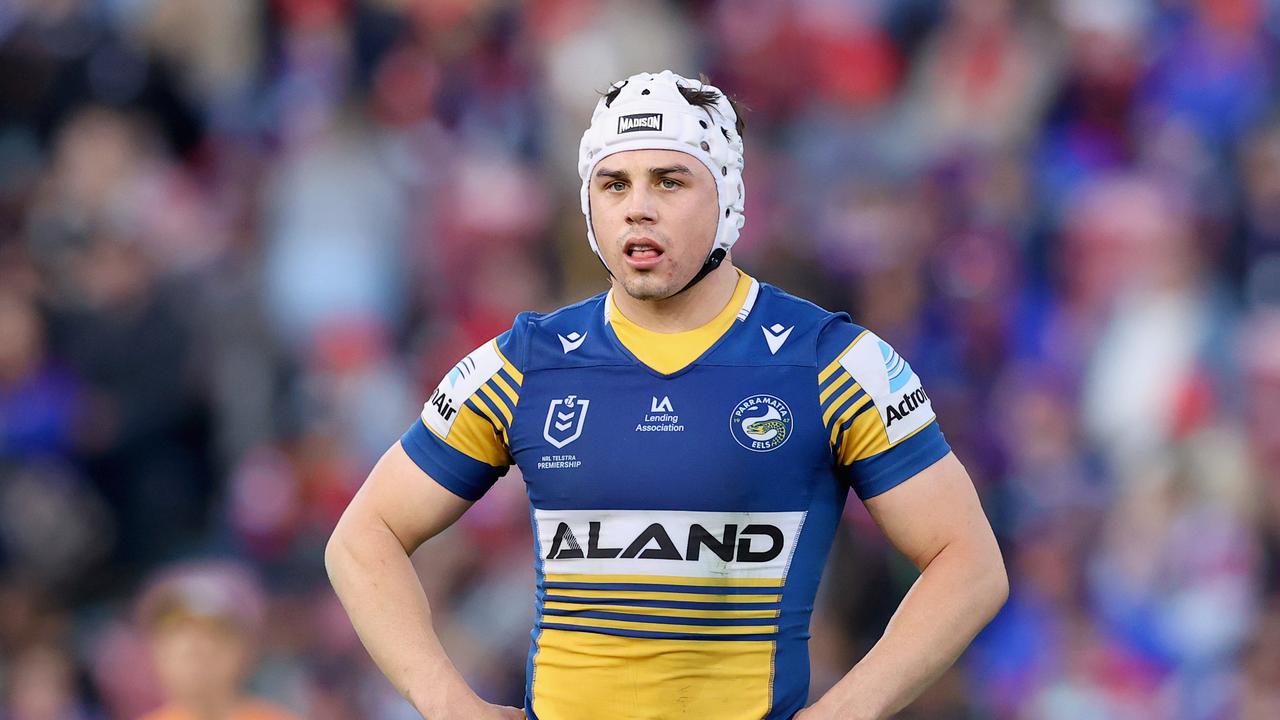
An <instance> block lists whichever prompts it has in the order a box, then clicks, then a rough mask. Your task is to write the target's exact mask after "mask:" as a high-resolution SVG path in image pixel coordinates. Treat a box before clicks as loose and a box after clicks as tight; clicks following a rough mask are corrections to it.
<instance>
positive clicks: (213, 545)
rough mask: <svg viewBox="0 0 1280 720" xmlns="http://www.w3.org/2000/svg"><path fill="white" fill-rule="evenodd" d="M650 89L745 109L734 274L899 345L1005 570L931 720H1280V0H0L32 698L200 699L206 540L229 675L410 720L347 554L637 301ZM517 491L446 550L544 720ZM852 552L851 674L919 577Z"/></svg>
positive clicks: (447, 632)
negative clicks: (596, 171)
mask: <svg viewBox="0 0 1280 720" xmlns="http://www.w3.org/2000/svg"><path fill="white" fill-rule="evenodd" d="M661 68H671V69H673V70H675V71H677V72H680V73H682V74H685V75H690V76H696V75H697V74H698V72H705V73H706V74H707V75H708V76H710V78H711V79H712V80H713V82H715V83H716V84H717V85H719V86H720V87H722V88H725V89H727V90H729V91H730V92H731V93H732V94H734V95H735V96H736V97H737V98H738V99H739V102H740V103H741V104H742V105H744V106H745V107H746V108H747V110H746V112H745V117H746V121H747V130H746V134H745V138H746V147H747V160H746V186H747V188H748V198H747V204H746V208H747V210H746V215H747V218H748V221H747V224H746V227H745V228H744V231H743V237H742V240H741V241H740V242H739V244H738V245H737V247H736V248H735V251H734V253H735V262H736V263H737V264H738V265H740V266H741V267H743V268H745V269H746V270H747V271H748V272H749V273H751V274H753V275H755V276H756V277H758V278H760V279H762V280H764V281H767V282H771V283H774V284H776V285H779V286H781V287H782V288H784V289H787V290H791V291H793V292H797V293H798V294H801V295H804V296H806V297H809V298H811V299H813V300H815V301H816V302H819V303H820V304H822V305H824V306H825V307H827V308H830V309H843V310H847V311H849V312H850V313H851V314H852V316H853V317H854V319H855V321H856V322H858V323H860V324H862V325H865V326H867V327H870V328H872V329H874V330H875V331H876V332H877V333H878V334H880V335H881V336H883V337H885V338H886V339H887V340H889V341H890V342H891V343H893V344H894V345H895V346H896V347H897V348H898V349H899V350H900V351H901V352H902V354H903V355H904V356H906V357H907V358H909V359H910V361H911V363H912V365H913V367H914V368H915V369H916V370H917V371H918V372H919V373H920V375H921V376H922V377H923V378H924V381H925V383H926V385H927V386H928V387H929V388H930V394H931V396H932V397H933V400H934V405H935V407H936V408H937V410H938V413H939V417H940V420H941V424H942V428H943V430H944V432H945V433H946V435H947V438H948V440H949V441H950V442H951V444H952V446H953V447H954V449H955V451H956V453H957V454H958V455H959V457H960V458H961V459H962V461H963V462H964V463H965V464H966V466H967V467H968V469H969V471H970V473H971V474H972V476H973V477H974V479H975V482H976V483H977V484H978V486H979V491H980V493H981V495H982V498H983V501H984V504H985V506H986V508H987V511H988V513H989V515H990V517H991V519H992V522H993V525H994V527H995V529H996V532H997V534H998V536H999V538H1000V540H1001V543H1002V547H1003V548H1004V551H1005V555H1006V559H1007V562H1008V564H1009V568H1010V577H1011V581H1012V588H1013V590H1012V596H1011V598H1010V601H1009V603H1008V605H1007V606H1006V607H1005V609H1004V610H1003V611H1002V612H1001V614H1000V615H999V617H998V618H997V619H996V620H995V621H994V622H993V623H992V625H991V626H990V627H989V628H988V629H987V630H986V631H984V632H983V634H982V635H980V636H979V638H978V640H977V641H976V642H975V644H974V646H973V648H972V649H971V650H970V651H969V652H968V653H967V654H966V655H965V657H964V658H963V659H962V661H961V662H960V663H959V664H958V665H957V666H956V668H955V669H954V670H953V671H951V672H950V673H948V674H947V675H946V676H945V677H944V678H943V679H942V681H940V682H939V683H938V685H937V686H935V687H934V688H933V689H931V690H930V691H929V692H928V694H927V695H926V696H925V697H924V698H922V699H921V700H920V701H919V702H918V703H917V704H916V705H915V706H914V708H913V709H912V710H910V711H908V712H906V713H904V714H903V717H908V718H931V719H941V720H947V719H951V718H993V719H998V720H1006V719H1007V720H1022V719H1027V720H1078V719H1080V718H1102V719H1112V718H1114V719H1118V720H1128V719H1130V718H1132V719H1134V720H1138V719H1141V720H1151V719H1155V720H1160V719H1164V718H1168V719H1170V720H1218V719H1227V718H1246V719H1249V720H1258V719H1263V718H1277V717H1280V84H1278V83H1280V77H1278V76H1277V73H1280V2H1277V0H1031V1H1028V2H1014V1H1013V0H951V1H947V0H791V1H787V2H782V1H779V0H719V1H713V0H702V1H689V2H628V1H626V0H601V1H599V2H593V1H591V0H528V1H527V2H517V1H516V0H364V1H361V0H217V1H216V2H210V1H209V0H4V1H2V2H0V718H2V719H3V720H99V719H101V720H115V719H117V718H119V719H128V720H132V719H133V718H137V717H139V716H141V715H143V714H145V713H148V712H150V711H152V710H154V709H155V708H157V707H159V706H161V705H162V704H163V703H165V702H166V701H168V702H177V701H180V698H175V696H174V693H175V690H174V685H173V683H172V682H170V680H172V678H169V679H166V677H164V676H165V675H166V672H157V669H161V670H163V669H165V668H168V671H167V674H169V675H173V674H174V672H177V671H175V670H174V669H173V668H175V667H179V665H180V664H179V663H178V661H177V660H174V661H173V663H169V662H160V658H170V659H173V658H175V657H177V656H175V655H173V654H172V653H174V652H178V653H179V654H180V651H179V650H174V647H176V646H175V645H174V642H176V641H172V640H171V639H170V640H166V639H165V638H166V637H168V636H166V635H165V634H164V632H161V631H158V630H157V629H156V628H157V627H159V628H161V629H162V630H163V629H164V628H170V630H172V623H169V624H166V623H163V622H161V623H159V625H157V622H158V621H156V620H155V619H154V617H153V615H154V613H152V614H148V613H149V612H151V611H148V610H147V609H146V602H145V601H146V598H147V597H155V594H156V592H158V591H157V590H156V588H157V587H160V588H163V587H166V585H165V584H164V583H165V582H166V580H165V578H166V577H169V578H171V577H172V575H171V573H172V572H173V571H172V570H166V568H170V567H171V566H172V565H173V564H174V563H181V562H188V563H189V562H205V563H209V562H213V560H215V559H216V560H217V562H218V563H220V565H217V566H208V567H205V566H199V567H201V568H203V569H197V570H194V571H192V572H195V573H196V575H197V576H199V577H204V578H205V581H206V583H207V586H208V587H210V588H213V589H212V590H210V592H211V593H213V594H214V595H217V593H219V592H222V593H227V594H228V595H227V597H230V598H232V599H229V600H228V599H226V598H224V599H223V601H222V602H221V604H219V603H217V602H213V601H208V602H205V601H204V600H201V598H200V597H199V596H198V593H197V596H191V597H188V600H187V604H186V605H181V604H179V605H178V606H175V607H179V606H181V607H185V608H186V610H185V611H183V612H178V611H176V610H174V611H172V612H168V613H167V614H164V617H170V616H173V615H174V613H175V612H177V614H178V615H179V616H181V617H192V618H197V619H199V618H205V620H210V619H212V621H211V622H205V624H203V625H198V626H197V625H193V626H192V627H198V628H204V630H200V631H199V632H198V633H197V635H198V636H199V637H205V635H209V633H212V636H217V635H218V633H222V634H224V635H226V636H227V637H233V638H237V639H238V640H237V642H239V643H241V644H242V645H243V646H244V647H241V646H240V645H235V646H234V648H233V649H232V650H228V651H226V652H228V653H230V654H229V655H227V654H225V653H224V655H223V656H219V657H223V658H224V659H226V658H232V659H230V660H226V662H227V663H230V664H224V665H221V666H219V665H216V663H215V664H212V665H211V664H210V663H214V661H213V660H207V659H206V660H201V661H199V662H197V668H196V671H198V672H209V673H216V672H217V669H218V668H219V667H222V668H223V670H224V671H225V672H224V674H228V673H229V675H228V677H231V676H235V677H239V676H240V675H246V677H245V680H246V682H247V690H246V692H248V693H250V694H252V695H253V696H255V697H258V698H262V699H264V700H267V701H270V702H272V703H274V704H275V706H277V707H282V708H287V709H288V710H290V711H292V712H293V713H294V714H296V715H297V716H299V717H304V718H315V719H318V720H328V719H335V720H336V719H338V718H362V719H370V720H400V719H402V718H412V717H414V714H413V713H412V711H411V709H410V708H409V707H408V706H407V705H406V704H405V703H403V702H402V701H401V700H400V699H399V698H398V697H397V696H396V695H395V693H394V691H393V690H392V689H391V687H390V686H389V685H388V684H387V683H386V682H385V680H383V679H382V677H381V675H380V674H379V673H378V672H377V670H376V668H374V667H373V666H372V664H371V663H370V661H369V660H368V659H367V657H366V655H365V653H364V651H363V649H362V648H361V646H360V644H359V641H358V639H357V638H356V637H355V635H354V633H353V631H352V630H351V628H350V625H349V623H348V621H347V619H346V617H345V615H344V613H343V612H342V609H341V607H340V606H339V605H338V603H337V600H336V599H335V597H334V596H333V594H332V592H331V590H330V589H329V587H328V584H327V581H326V578H325V574H324V568H323V561H322V550H323V545H324V542H325V540H326V539H327V536H328V533H329V531H330V530H331V528H332V526H333V525H334V523H335V521H336V519H337V517H338V515H339V514H340V513H341V511H342V509H343V508H344V507H345V504H346V502H347V501H348V499H349V498H350V497H351V495H352V494H353V493H354V491H355V490H356V488H357V487H358V486H359V484H360V483H361V482H362V481H363V479H364V477H365V474H366V473H367V472H368V470H369V468H370V467H371V466H372V464H373V462H374V461H375V460H376V459H377V457H378V456H379V455H380V454H381V453H382V451H383V450H385V449H386V448H387V447H388V446H389V445H390V444H391V443H392V442H395V441H396V439H397V438H398V437H399V434H400V433H401V432H402V431H403V430H404V429H405V428H407V427H408V426H409V423H410V422H412V421H413V420H414V418H415V416H416V414H417V412H418V409H419V408H420V407H421V403H422V402H423V400H424V399H425V394H426V392H427V391H428V390H429V388H431V387H434V385H435V383H436V382H437V381H438V379H439V377H440V376H441V375H442V373H443V372H445V371H446V370H447V369H448V368H449V367H450V366H451V365H452V364H453V363H454V362H455V361H456V360H457V359H458V358H459V357H461V356H462V355H463V354H465V353H466V352H468V351H469V350H471V349H472V348H473V347H475V346H476V345H478V344H480V343H481V342H483V341H485V340H487V339H488V338H490V337H492V336H493V335H496V334H497V333H499V332H501V331H503V330H504V329H506V328H507V327H509V326H510V322H511V319H512V316H513V315H514V314H515V313H516V312H517V311H519V310H523V309H530V308H531V309H537V310H549V309H552V308H554V307H557V306H559V305H561V304H564V303H566V302H569V301H574V300H576V299H580V298H582V297H585V296H587V295H590V294H594V293H595V292H598V291H600V290H602V289H603V288H604V287H605V280H606V278H605V276H604V273H603V271H602V270H601V268H600V267H599V264H598V261H596V259H595V258H594V257H593V256H592V255H591V254H590V252H589V250H588V248H587V247H586V243H585V239H584V232H583V219H582V216H581V214H580V211H579V209H578V194H577V193H578V179H577V176H576V173H575V171H574V167H575V162H576V151H577V143H578V139H579V137H580V135H581V132H582V131H583V129H584V128H585V126H586V124H587V121H588V120H589V117H590V112H591V108H592V107H593V106H594V103H595V102H596V99H597V97H598V95H597V94H596V93H597V92H599V91H601V90H604V89H605V88H607V86H608V84H609V83H610V82H612V81H614V80H617V79H619V78H622V77H626V76H627V75H629V74H631V73H633V72H637V71H639V70H657V69H661ZM526 502H527V501H526V499H525V497H524V491H523V486H522V483H521V481H520V476H519V473H518V471H514V470H513V472H512V473H510V474H509V475H507V476H506V477H505V478H504V479H503V480H502V481H500V482H499V484H498V485H497V486H496V487H495V488H494V490H493V491H491V492H490V494H489V495H488V496H486V498H485V499H483V500H482V501H481V502H480V503H479V504H477V505H476V506H475V507H474V508H473V509H472V510H471V511H470V512H469V513H467V515H465V516H464V518H463V519H462V521H460V523H459V524H458V525H457V526H455V527H454V528H452V529H451V530H450V531H448V532H447V533H445V534H444V535H442V536H440V537H438V538H436V539H434V540H432V541H431V542H430V543H429V544H428V545H427V546H426V547H425V548H424V549H423V550H422V551H421V552H419V553H418V555H417V556H416V557H415V561H416V563H417V565H418V567H419V569H420V571H421V575H422V577H423V580H424V584H425V585H426V587H427V590H428V595H429V597H430V598H431V600H432V603H433V609H434V615H435V621H436V624H437V629H438V631H439V632H440V634H441V636H442V638H443V640H444V642H445V645H446V647H447V648H448V649H449V650H450V652H451V654H452V655H453V657H454V658H455V661H456V664H457V665H458V667H459V669H460V670H461V671H462V672H463V673H464V675H465V676H466V677H467V678H468V680H469V681H470V682H471V683H472V684H473V686H474V687H475V688H476V689H477V690H478V691H479V692H480V693H481V694H482V695H483V696H484V697H486V698H487V699H490V700H493V701H499V702H504V703H508V704H519V701H520V697H521V694H522V690H523V673H524V654H525V652H526V650H527V647H528V641H529V638H528V629H529V627H530V623H531V622H532V618H533V612H532V604H533V598H532V582H533V571H532V560H533V558H532V554H531V542H530V531H529V525H528V515H527V508H526ZM843 527H844V531H843V532H842V533H841V534H840V535H839V536H838V538H837V541H836V545H835V547H834V549H833V551H832V555H831V562H830V566H829V568H828V571H827V574H826V576H825V579H824V585H823V589H822V591H821V593H820V599H819V604H818V608H817V610H816V611H815V614H814V620H813V639H812V652H813V678H814V682H813V690H814V693H815V694H817V693H821V692H822V691H823V690H824V689H825V688H827V687H829V686H830V685H831V684H832V683H834V682H835V680H836V679H837V678H838V677H840V675H842V674H843V673H844V672H845V671H846V670H847V669H848V668H849V667H851V666H852V664H853V663H854V662H856V661H857V659H858V658H859V657H861V654H862V653H863V652H865V651H866V649H867V648H869V647H870V645H871V644H872V643H873V642H874V641H875V640H876V638H877V637H878V634H879V632H880V630H881V629H882V628H883V626H884V623H885V622H886V620H887V619H888V616H889V615H890V614H891V613H892V611H893V609H894V607H895V606H896V603H897V601H898V599H899V598H900V597H901V596H902V594H903V593H904V592H905V590H906V588H907V587H909V585H910V583H911V582H912V581H913V579H914V574H913V569H912V568H911V567H910V565H909V564H908V563H906V561H905V560H903V559H902V558H900V557H899V556H897V555H896V554H895V553H894V552H893V551H892V549H891V548H890V547H888V546H887V545H886V543H885V542H884V540H883V539H882V538H881V537H880V535H879V533H878V532H877V531H876V529H875V527H874V525H873V524H872V523H871V521H870V519H869V517H868V516H867V515H866V513H865V510H863V508H862V507H861V505H860V504H858V503H857V502H851V503H850V507H849V510H848V518H847V522H846V523H845V525H844V526H843ZM228 563H229V565H228ZM211 568H212V569H211ZM218 568H221V570H219V569H218ZM156 573H161V575H160V576H159V578H160V579H158V580H157V579H152V578H155V577H156ZM164 573H170V575H165V574H164ZM200 573H206V575H207V577H206V575H200ZM219 573H222V574H221V575H220V574H219ZM226 573H230V574H231V575H234V577H235V580H234V582H233V581H230V580H226V579H225V577H224V576H225V575H226ZM210 578H212V579H210ZM217 578H223V580H218V579H217ZM224 581H225V582H224ZM169 582H171V580H170V581H169ZM219 582H224V584H223V585H219V584H218V583H219ZM225 583H230V584H229V585H228V584H225ZM197 585H198V584H197ZM233 586H234V587H233ZM201 587H203V586H201ZM147 588H150V590H147ZM234 588H239V589H235V590H234V592H236V593H241V594H240V595H235V594H234V593H233V589H234ZM188 595H189V594H188ZM184 597H186V596H184ZM236 598H239V599H236ZM206 605H208V607H206ZM232 608H235V609H236V610H232ZM246 608H250V609H251V610H252V612H251V613H250V614H253V615H254V617H255V618H256V619H255V620H253V621H252V622H249V621H247V620H246V621H244V622H239V621H238V620H237V618H239V617H240V615H239V614H237V613H240V614H243V613H245V612H250V610H246ZM148 618H150V619H148ZM201 622H204V621H201ZM206 626H207V627H206ZM206 630H207V631H208V632H205V631H206ZM157 633H159V634H157ZM199 633H205V635H200V634H199ZM193 637H194V636H193ZM206 640H208V638H206ZM191 642H192V643H195V645H191V647H201V646H200V645H199V643H200V642H205V640H199V639H198V638H197V640H192V641H191ZM208 642H209V643H212V644H211V645H210V647H215V646H217V643H216V642H213V641H212V640H209V641H208ZM166 643H167V644H166ZM184 647H185V646H184ZM237 648H238V649H237ZM189 649H190V648H188V650H189ZM241 651H243V653H244V657H245V658H248V659H247V660H245V661H244V663H243V664H244V668H239V666H238V665H236V663H237V662H240V661H239V660H234V658H238V657H240V655H237V654H236V653H240V652H241ZM210 652H214V651H213V650H211V651H210ZM166 653H170V654H168V655H166ZM215 655H216V652H215ZM210 657H212V656H210ZM201 663H204V664H203V665H201ZM157 666H159V668H158V667H157ZM165 717H169V716H165ZM173 717H179V716H173ZM244 717H250V716H249V715H245V716H244ZM253 717H258V716H253ZM261 717H268V716H267V715H262V716H261ZM270 717H275V716H274V715H272V716H270Z"/></svg>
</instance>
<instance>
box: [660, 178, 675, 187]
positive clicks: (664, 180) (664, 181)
mask: <svg viewBox="0 0 1280 720" xmlns="http://www.w3.org/2000/svg"><path fill="white" fill-rule="evenodd" d="M658 182H659V184H661V185H662V188H663V189H664V190H675V189H676V188H678V187H680V183H678V182H676V181H675V180H672V179H671V178H662V180H660V181H658Z"/></svg>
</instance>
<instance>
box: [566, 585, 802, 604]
mask: <svg viewBox="0 0 1280 720" xmlns="http://www.w3.org/2000/svg"><path fill="white" fill-rule="evenodd" d="M547 594H548V595H559V596H561V597H572V598H587V599H589V600H599V601H600V602H608V601H609V600H682V601H685V602H705V603H717V602H722V603H775V602H778V601H780V600H781V599H782V596H781V595H717V594H711V593H694V592H689V593H681V592H650V591H648V590H603V589H601V590H597V589H594V588H593V589H591V590H572V589H569V588H547Z"/></svg>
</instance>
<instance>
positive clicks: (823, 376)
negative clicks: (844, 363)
mask: <svg viewBox="0 0 1280 720" xmlns="http://www.w3.org/2000/svg"><path fill="white" fill-rule="evenodd" d="M868 332H870V331H869V330H863V331H862V332H860V333H858V337H856V338H854V339H853V342H851V343H849V344H848V345H846V346H845V348H844V349H843V350H841V351H840V352H838V353H836V359H835V360H832V361H831V362H829V363H827V366H826V367H825V368H823V369H822V372H820V373H818V384H819V385H821V384H822V383H824V382H826V381H827V378H829V377H831V373H833V372H835V371H836V368H838V367H840V358H842V357H844V354H845V353H847V352H849V348H851V347H853V346H854V345H857V344H858V341H859V340H861V339H862V336H863V335H866V334H867V333H868Z"/></svg>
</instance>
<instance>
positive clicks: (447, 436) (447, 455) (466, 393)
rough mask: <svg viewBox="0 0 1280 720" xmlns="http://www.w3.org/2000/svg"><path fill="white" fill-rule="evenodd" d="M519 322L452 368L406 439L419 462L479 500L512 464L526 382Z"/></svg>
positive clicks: (468, 497) (406, 445)
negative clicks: (520, 362)
mask: <svg viewBox="0 0 1280 720" xmlns="http://www.w3.org/2000/svg"><path fill="white" fill-rule="evenodd" d="M519 327H520V321H519V320H517V323H516V327H515V328H512V329H511V330H508V331H507V332H505V333H503V334H501V335H499V336H498V337H496V338H494V339H493V340H490V341H489V342H487V343H485V344H483V345H481V346H480V347H478V348H476V349H475V350H473V351H472V352H471V354H469V355H467V356H466V357H465V358H463V359H462V360H461V361H459V362H458V364H457V365H454V366H453V369H452V370H450V371H449V373H448V374H447V375H445V376H444V379H443V380H441V381H440V384H439V385H438V386H436V389H435V390H434V391H433V392H432V393H431V396H430V399H428V400H427V402H426V404H425V405H423V407H422V415H421V416H419V418H418V419H417V420H415V421H414V423H413V425H411V426H410V427H409V429H408V431H406V432H405V434H404V435H403V436H402V437H401V438H400V445H401V446H402V447H403V448H404V450H405V452H406V453H408V455H409V457H410V458H412V459H413V461H414V463H416V464H417V466H418V467H419V468H421V469H422V471H423V472H425V473H426V474H427V475H430V476H431V478H432V479H434V480H435V481H436V482H437V483H439V484H440V485H442V486H444V487H445V488H446V489H447V490H449V491H450V492H452V493H453V494H455V495H457V496H459V497H461V498H463V499H466V500H478V499H480V497H481V496H483V495H484V494H485V492H487V491H488V490H489V488H490V487H492V486H493V484H494V483H495V482H497V480H498V478H500V477H502V476H503V475H505V474H506V473H507V468H509V467H510V466H511V463H512V459H511V452H510V443H509V441H508V438H509V434H510V431H511V421H512V418H513V417H514V414H515V410H516V404H517V403H519V402H520V384H521V383H522V382H524V375H523V374H522V373H521V371H520V369H519V367H518V366H517V364H516V362H513V359H517V356H518V352H517V350H518V347H517V345H518V342H517V335H518V332H517V328H519Z"/></svg>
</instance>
